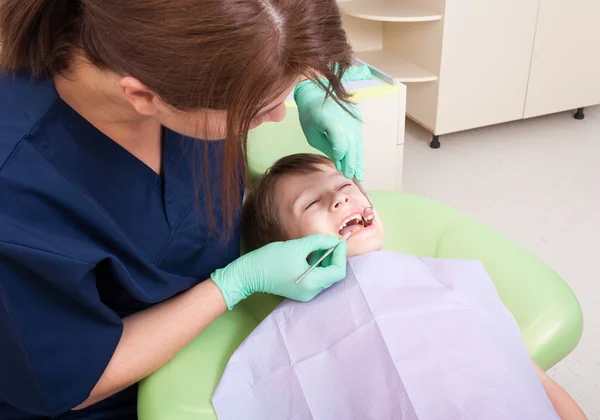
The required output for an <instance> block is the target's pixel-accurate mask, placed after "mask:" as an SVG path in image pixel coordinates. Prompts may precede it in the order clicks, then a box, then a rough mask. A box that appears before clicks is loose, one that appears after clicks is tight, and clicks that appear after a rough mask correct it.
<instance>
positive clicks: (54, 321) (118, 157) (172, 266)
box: [0, 0, 362, 420]
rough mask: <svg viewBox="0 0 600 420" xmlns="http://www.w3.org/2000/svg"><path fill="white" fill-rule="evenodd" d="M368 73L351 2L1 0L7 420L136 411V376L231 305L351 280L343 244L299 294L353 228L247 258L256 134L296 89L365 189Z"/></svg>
mask: <svg viewBox="0 0 600 420" xmlns="http://www.w3.org/2000/svg"><path fill="white" fill-rule="evenodd" d="M350 64H351V51H350V48H349V46H348V44H347V42H346V38H345V34H344V32H343V30H342V28H341V21H340V16H339V11H338V9H337V6H336V5H335V0H293V1H286V0H153V1H147V0H128V1H123V0H4V1H2V2H1V3H0V352H1V355H0V418H1V419H3V420H5V419H32V418H52V417H55V418H61V419H72V418H86V419H98V418H135V416H136V414H135V413H136V387H135V384H136V383H137V382H138V381H140V380H141V379H143V378H144V377H146V376H148V375H149V374H151V373H152V372H154V371H156V370H157V369H158V368H160V367H161V366H162V365H163V364H165V363H166V362H167V361H168V360H169V359H170V358H172V357H173V356H174V355H175V354H176V353H177V352H178V351H179V350H181V349H182V348H183V347H184V346H185V345H186V344H187V343H188V342H189V341H191V340H192V339H193V338H194V337H195V336H196V335H197V334H198V333H200V332H201V331H202V330H203V329H204V328H205V327H206V326H207V325H209V324H210V323H211V322H212V321H214V320H215V319H216V318H217V317H218V316H219V315H221V314H222V313H223V312H224V311H226V310H227V308H229V309H231V308H232V307H233V306H234V305H236V304H237V303H238V302H240V301H241V300H242V299H244V298H245V297H247V296H248V295H250V294H252V293H255V292H267V293H273V294H278V295H281V296H286V297H289V298H292V299H297V300H302V301H306V300H309V299H311V298H313V297H314V296H315V295H316V294H318V293H319V292H320V291H321V290H323V289H324V288H326V287H328V286H330V285H331V284H333V283H334V282H336V281H339V280H341V279H342V278H343V277H344V276H345V257H346V248H345V245H344V244H341V245H340V246H339V247H337V249H336V252H335V253H334V254H333V258H332V259H331V260H330V262H329V264H327V265H326V266H324V267H321V268H318V269H316V270H315V271H313V272H312V273H311V275H310V276H308V277H307V278H305V279H304V280H303V282H302V283H300V284H298V285H295V284H294V279H295V278H297V277H298V276H299V275H300V274H301V273H302V272H304V270H305V269H306V268H307V267H308V264H307V262H306V259H307V257H308V256H309V255H310V254H311V253H313V252H318V251H320V250H323V249H326V248H330V247H332V246H334V245H337V244H338V239H337V238H333V237H325V236H312V237H308V238H304V239H300V240H296V241H289V242H285V243H276V244H271V245H269V246H267V247H265V248H262V249H259V250H257V251H254V252H252V253H250V254H246V255H244V256H242V257H240V256H239V252H240V249H239V242H240V234H239V233H240V232H239V230H240V211H239V210H240V202H241V199H242V194H243V180H244V173H245V167H246V160H245V156H244V151H245V142H246V135H247V132H248V130H249V129H251V128H253V127H256V126H257V125H259V124H260V123H262V122H265V121H279V120H281V119H282V118H283V116H284V114H285V108H284V105H283V101H284V99H285V98H286V97H287V96H288V94H289V93H290V92H292V90H293V91H294V97H295V99H296V102H297V104H298V108H299V114H300V119H301V124H302V128H303V130H304V132H305V134H306V137H307V139H308V141H309V143H310V144H312V145H313V146H315V147H317V148H319V149H321V150H322V151H323V152H325V153H327V154H328V155H330V156H331V157H332V159H333V160H334V161H335V163H336V165H337V167H338V168H339V170H341V171H343V172H344V174H345V175H346V176H347V177H357V178H358V179H361V178H362V149H361V148H362V145H361V137H360V123H359V122H358V120H357V119H355V118H353V116H352V115H351V114H353V108H352V107H351V106H350V105H346V102H345V101H346V100H347V98H348V95H347V93H346V92H345V91H344V89H343V87H342V85H341V82H340V78H341V76H342V75H343V73H344V71H345V69H347V68H348V67H349V66H350ZM324 89H327V90H328V91H329V92H330V94H328V95H326V92H325V90H324ZM324 132H328V134H329V136H325V135H324V134H323V133H324Z"/></svg>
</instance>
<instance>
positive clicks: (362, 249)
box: [348, 242, 381, 258]
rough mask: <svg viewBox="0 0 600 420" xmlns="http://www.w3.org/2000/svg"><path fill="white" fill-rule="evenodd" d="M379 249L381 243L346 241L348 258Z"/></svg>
mask: <svg viewBox="0 0 600 420" xmlns="http://www.w3.org/2000/svg"><path fill="white" fill-rule="evenodd" d="M375 251H381V244H375V243H372V244H368V243H362V242H361V243H348V258H352V257H357V256H359V255H364V254H368V253H369V252H375Z"/></svg>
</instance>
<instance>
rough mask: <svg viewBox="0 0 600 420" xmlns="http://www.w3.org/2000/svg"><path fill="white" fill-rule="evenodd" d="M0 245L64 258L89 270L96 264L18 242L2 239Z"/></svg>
mask: <svg viewBox="0 0 600 420" xmlns="http://www.w3.org/2000/svg"><path fill="white" fill-rule="evenodd" d="M0 243H2V244H7V245H14V246H18V247H22V248H27V249H31V250H34V251H40V252H44V253H46V254H50V255H56V256H58V257H62V258H66V259H68V260H70V261H74V262H78V263H82V264H86V265H89V266H90V268H93V267H95V266H96V264H94V263H93V262H89V261H85V260H80V259H78V258H74V257H71V256H69V255H65V254H62V253H60V252H56V251H50V250H48V249H45V248H36V247H33V246H31V245H25V244H22V243H19V242H15V241H6V240H4V239H0Z"/></svg>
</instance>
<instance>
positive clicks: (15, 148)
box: [0, 99, 58, 173]
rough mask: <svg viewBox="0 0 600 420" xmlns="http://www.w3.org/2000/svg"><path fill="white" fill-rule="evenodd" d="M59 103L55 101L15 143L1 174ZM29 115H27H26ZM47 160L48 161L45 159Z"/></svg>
mask: <svg viewBox="0 0 600 420" xmlns="http://www.w3.org/2000/svg"><path fill="white" fill-rule="evenodd" d="M57 102H58V99H55V100H54V102H52V104H51V105H50V106H49V107H48V109H46V112H44V114H43V115H42V116H41V117H39V118H38V119H37V121H35V122H34V123H33V124H32V125H31V126H30V127H29V128H28V129H27V130H26V131H25V133H24V134H23V135H22V136H21V138H20V139H19V140H18V141H17V142H16V143H15V146H14V147H13V149H12V150H11V151H10V153H9V155H8V156H7V157H6V159H5V160H4V162H2V164H1V165H0V173H1V172H2V171H3V169H4V168H5V167H6V165H7V164H8V163H9V162H10V160H11V159H12V157H13V156H14V155H15V153H16V151H17V149H18V148H19V146H20V145H21V143H23V141H24V140H26V139H27V137H29V136H30V135H31V133H32V132H33V131H34V130H35V129H36V128H38V127H39V126H40V124H41V123H42V121H44V120H45V119H46V117H47V116H48V114H49V113H50V111H51V110H52V109H53V108H54V107H55V106H56V103H57ZM20 108H21V112H23V113H24V114H25V111H24V110H23V108H22V107H20ZM25 115H27V114H25ZM44 160H46V159H44Z"/></svg>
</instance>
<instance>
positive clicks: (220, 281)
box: [211, 235, 347, 309]
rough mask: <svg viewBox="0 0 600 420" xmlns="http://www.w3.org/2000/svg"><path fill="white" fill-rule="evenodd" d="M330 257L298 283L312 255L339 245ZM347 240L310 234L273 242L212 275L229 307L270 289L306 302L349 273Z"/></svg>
mask: <svg viewBox="0 0 600 420" xmlns="http://www.w3.org/2000/svg"><path fill="white" fill-rule="evenodd" d="M336 245H337V247H336V249H335V251H334V252H333V253H332V254H331V260H330V259H329V258H327V259H326V261H328V262H329V263H328V264H327V263H326V265H325V266H321V267H316V268H315V269H314V270H313V271H311V272H310V273H309V274H308V276H306V277H305V278H304V279H302V281H301V282H300V283H298V284H295V283H294V281H295V280H296V279H298V277H300V276H301V275H302V274H304V272H305V271H306V270H308V268H309V267H310V265H309V264H308V262H307V259H308V258H309V256H310V255H311V254H313V253H315V252H317V253H318V252H321V251H325V250H327V249H329V248H332V247H334V246H336ZM346 252H347V245H346V241H343V242H341V243H340V238H338V237H335V236H324V235H311V236H307V237H306V238H302V239H295V240H292V241H286V242H274V243H271V244H269V245H266V246H264V247H262V248H260V249H257V250H255V251H252V252H250V253H248V254H246V255H243V256H241V257H240V258H238V259H237V260H235V261H233V262H232V263H231V264H229V265H228V266H226V267H225V268H223V269H219V270H216V271H215V272H214V273H213V274H212V276H211V278H212V279H213V281H214V282H215V284H216V285H217V286H218V287H219V289H221V292H222V293H223V297H224V298H225V302H226V303H227V307H228V308H229V309H231V308H233V306H235V305H236V304H238V303H239V302H240V301H241V300H242V299H245V298H246V297H248V296H250V295H251V294H253V293H256V292H264V293H271V294H274V295H279V296H284V297H287V298H289V299H293V300H298V301H301V302H307V301H309V300H311V299H313V298H314V297H315V296H316V295H318V294H319V293H320V292H321V291H323V290H325V289H326V288H328V287H329V286H331V285H332V284H334V283H336V282H338V281H340V280H342V279H344V278H345V277H346Z"/></svg>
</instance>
